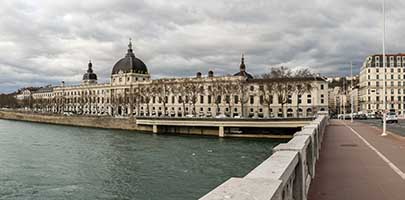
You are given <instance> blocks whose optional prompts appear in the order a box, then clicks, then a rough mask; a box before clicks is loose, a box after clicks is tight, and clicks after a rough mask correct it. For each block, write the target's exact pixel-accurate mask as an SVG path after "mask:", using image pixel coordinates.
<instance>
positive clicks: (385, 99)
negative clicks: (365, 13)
mask: <svg viewBox="0 0 405 200" xmlns="http://www.w3.org/2000/svg"><path fill="white" fill-rule="evenodd" d="M382 6H383V42H382V51H383V56H382V57H383V58H382V59H383V73H384V84H383V97H384V98H383V104H384V105H383V132H382V134H381V136H387V133H386V130H387V119H386V117H387V97H386V96H387V94H386V92H387V88H386V87H387V86H386V85H387V80H386V79H387V75H386V73H387V71H386V70H387V68H386V59H385V0H383V5H382Z"/></svg>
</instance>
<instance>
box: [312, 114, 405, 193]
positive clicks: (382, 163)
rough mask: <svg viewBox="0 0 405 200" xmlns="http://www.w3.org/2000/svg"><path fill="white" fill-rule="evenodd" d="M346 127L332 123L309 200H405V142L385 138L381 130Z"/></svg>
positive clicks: (349, 125)
mask: <svg viewBox="0 0 405 200" xmlns="http://www.w3.org/2000/svg"><path fill="white" fill-rule="evenodd" d="M346 124H347V126H346V125H345V124H344V123H343V122H342V121H339V120H332V121H331V122H330V125H329V126H328V128H327V130H326V134H325V138H324V141H323V144H322V149H321V155H320V160H319V161H318V163H317V167H316V177H315V179H314V180H313V182H312V183H311V187H310V190H309V195H308V199H310V200H352V199H353V200H357V199H358V200H362V199H367V200H374V199H375V200H391V199H392V200H404V199H405V174H403V172H405V140H401V139H398V138H397V137H394V136H387V137H381V136H380V134H381V130H379V129H377V128H375V127H372V126H369V125H366V124H361V123H356V122H355V123H353V124H350V122H349V121H346ZM349 127H351V128H352V129H353V130H354V131H355V132H356V133H355V132H353V131H352V130H351V129H350V128H349ZM357 134H358V135H357ZM360 137H362V138H363V139H364V141H363V139H361V138H360ZM366 143H367V144H366Z"/></svg>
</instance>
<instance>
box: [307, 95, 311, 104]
mask: <svg viewBox="0 0 405 200" xmlns="http://www.w3.org/2000/svg"><path fill="white" fill-rule="evenodd" d="M311 103H312V97H311V95H310V94H308V96H307V104H311Z"/></svg>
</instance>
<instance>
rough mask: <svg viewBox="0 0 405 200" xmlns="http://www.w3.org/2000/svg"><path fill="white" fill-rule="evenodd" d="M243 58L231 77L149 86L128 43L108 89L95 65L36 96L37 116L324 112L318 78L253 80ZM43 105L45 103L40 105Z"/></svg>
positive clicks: (176, 80)
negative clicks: (75, 79) (77, 82)
mask: <svg viewBox="0 0 405 200" xmlns="http://www.w3.org/2000/svg"><path fill="white" fill-rule="evenodd" d="M246 68H247V67H246V64H245V60H244V56H242V59H241V64H240V66H239V71H238V72H237V73H235V74H234V75H233V76H214V72H213V71H209V72H208V73H207V75H206V76H203V74H202V73H200V72H198V73H197V74H196V76H195V77H191V78H170V79H168V78H166V79H157V80H152V79H151V77H150V74H149V71H148V68H147V67H146V65H145V63H144V62H143V61H142V60H140V59H139V58H137V57H136V56H135V54H134V52H133V49H132V44H131V42H130V43H129V45H128V51H127V53H126V55H125V57H124V58H122V59H120V60H119V61H117V62H116V64H115V65H114V66H113V68H112V72H111V77H110V83H97V75H96V74H95V73H94V71H93V64H92V63H91V61H90V62H89V65H88V69H87V72H86V73H85V74H84V75H83V80H82V83H81V84H80V85H74V86H68V85H65V84H64V83H62V84H61V86H59V87H53V88H52V90H42V91H39V92H37V94H36V95H35V96H34V102H35V107H36V109H38V110H42V111H45V112H53V113H65V112H72V113H76V114H82V115H108V116H126V117H150V116H154V117H186V116H196V117H215V116H223V117H237V116H239V117H254V118H262V117H301V116H312V115H314V114H315V113H316V112H317V111H327V110H328V84H327V82H326V80H325V79H324V78H321V77H297V78H292V79H282V78H280V79H277V78H275V79H274V78H273V79H255V78H254V77H253V76H252V75H251V74H249V73H248V72H247V71H246ZM41 99H46V101H42V100H41Z"/></svg>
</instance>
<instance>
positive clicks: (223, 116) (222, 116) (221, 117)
mask: <svg viewBox="0 0 405 200" xmlns="http://www.w3.org/2000/svg"><path fill="white" fill-rule="evenodd" d="M215 118H217V119H223V118H227V116H226V115H224V114H220V115H217V116H215Z"/></svg>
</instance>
